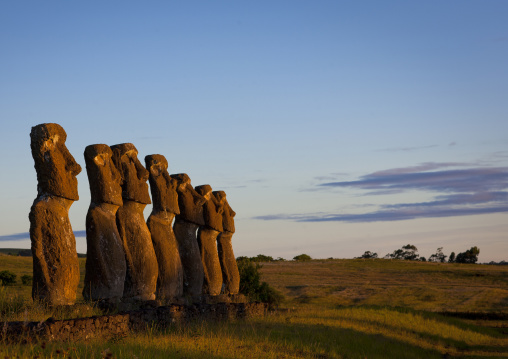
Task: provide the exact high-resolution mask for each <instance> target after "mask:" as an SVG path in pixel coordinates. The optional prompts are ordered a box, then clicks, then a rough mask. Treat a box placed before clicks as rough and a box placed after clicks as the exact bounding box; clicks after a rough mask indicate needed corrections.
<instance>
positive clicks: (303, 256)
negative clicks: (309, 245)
mask: <svg viewBox="0 0 508 359" xmlns="http://www.w3.org/2000/svg"><path fill="white" fill-rule="evenodd" d="M311 259H312V258H311V257H310V256H309V255H308V254H300V255H298V256H295V257H293V260H295V261H301V262H303V261H310V260H311Z"/></svg>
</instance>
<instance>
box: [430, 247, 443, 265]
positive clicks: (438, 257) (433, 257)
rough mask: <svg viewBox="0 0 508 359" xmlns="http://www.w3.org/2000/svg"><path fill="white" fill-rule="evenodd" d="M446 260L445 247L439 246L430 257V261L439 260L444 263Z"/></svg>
mask: <svg viewBox="0 0 508 359" xmlns="http://www.w3.org/2000/svg"><path fill="white" fill-rule="evenodd" d="M445 261H446V256H445V255H444V254H443V247H439V248H438V249H437V250H436V253H434V254H433V255H431V256H430V257H429V262H439V263H444V262H445Z"/></svg>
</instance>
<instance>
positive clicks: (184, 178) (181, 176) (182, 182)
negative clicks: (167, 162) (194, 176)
mask: <svg viewBox="0 0 508 359" xmlns="http://www.w3.org/2000/svg"><path fill="white" fill-rule="evenodd" d="M171 178H174V179H175V180H176V181H177V183H178V190H179V191H181V192H183V191H185V190H188V188H189V187H190V188H192V185H191V179H190V177H189V176H188V175H187V173H177V174H173V175H171Z"/></svg>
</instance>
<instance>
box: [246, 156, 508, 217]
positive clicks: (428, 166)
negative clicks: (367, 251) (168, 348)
mask: <svg viewBox="0 0 508 359" xmlns="http://www.w3.org/2000/svg"><path fill="white" fill-rule="evenodd" d="M468 165H469V166H471V164H467V163H455V162H447V163H439V162H427V163H422V164H419V165H417V166H412V167H405V168H392V169H387V170H383V171H377V172H373V173H370V174H367V175H365V176H362V177H360V178H359V179H358V180H356V181H343V182H326V183H321V184H318V185H317V187H319V188H321V189H331V188H354V189H358V190H361V191H365V194H366V195H371V196H372V195H376V196H379V195H386V194H398V193H403V192H407V191H425V192H435V193H437V195H435V196H434V197H433V198H432V200H430V201H427V202H418V203H397V204H386V205H380V206H378V209H377V210H375V211H371V212H367V213H360V214H350V213H329V212H328V213H324V212H321V213H303V214H276V215H267V216H258V217H255V218H256V219H260V220H292V221H298V222H330V221H339V222H375V221H398V220H408V219H415V218H433V217H451V216H465V215H475V214H487V213H500V212H508V192H506V191H505V190H506V189H507V188H508V167H490V168H489V167H470V168H464V167H467V166H468ZM457 167H461V168H457Z"/></svg>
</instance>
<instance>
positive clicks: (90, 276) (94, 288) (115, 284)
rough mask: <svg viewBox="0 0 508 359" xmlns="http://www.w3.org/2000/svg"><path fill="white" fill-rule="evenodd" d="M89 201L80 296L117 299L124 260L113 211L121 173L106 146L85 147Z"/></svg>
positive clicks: (119, 192)
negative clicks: (84, 262) (82, 284)
mask: <svg viewBox="0 0 508 359" xmlns="http://www.w3.org/2000/svg"><path fill="white" fill-rule="evenodd" d="M84 155H85V163H86V171H87V174H88V182H89V184H90V192H91V197H92V200H91V203H90V207H89V209H88V213H87V216H86V243H87V256H86V272H85V285H84V288H83V297H84V298H85V299H87V300H93V301H99V300H100V301H107V302H110V303H111V302H118V301H119V300H120V299H121V298H122V295H123V290H124V282H125V274H126V263H125V253H124V250H123V245H122V240H121V238H120V233H118V228H117V225H116V212H117V210H118V208H119V207H120V206H121V205H122V204H123V201H122V187H121V185H120V183H121V175H120V173H119V172H118V170H117V169H116V167H115V165H114V163H113V161H112V155H113V152H112V151H111V149H110V148H109V146H108V145H104V144H97V145H90V146H87V147H86V148H85V154H84Z"/></svg>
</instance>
